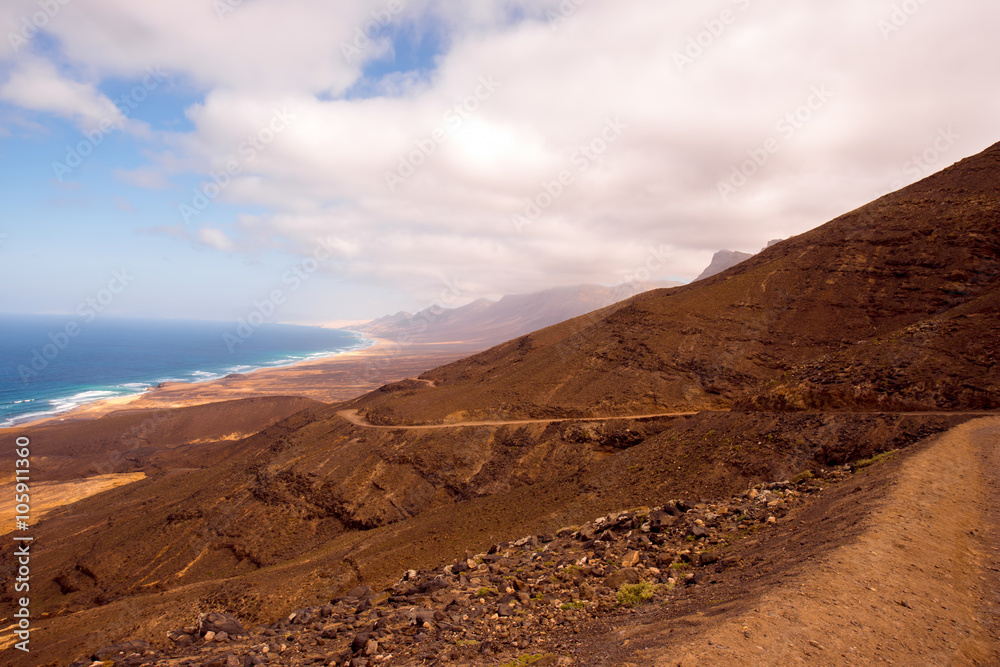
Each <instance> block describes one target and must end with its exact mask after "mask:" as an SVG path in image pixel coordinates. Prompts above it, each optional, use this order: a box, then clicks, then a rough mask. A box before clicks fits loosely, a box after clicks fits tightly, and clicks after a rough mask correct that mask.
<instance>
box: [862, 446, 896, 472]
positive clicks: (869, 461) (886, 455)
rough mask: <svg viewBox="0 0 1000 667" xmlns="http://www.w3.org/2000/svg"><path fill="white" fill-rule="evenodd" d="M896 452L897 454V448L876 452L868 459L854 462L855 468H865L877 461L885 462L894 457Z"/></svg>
mask: <svg viewBox="0 0 1000 667" xmlns="http://www.w3.org/2000/svg"><path fill="white" fill-rule="evenodd" d="M896 454H899V450H898V449H892V450H890V451H888V452H882V453H881V454H876V455H875V456H873V457H871V458H869V459H861V460H860V461H858V462H857V463H855V464H854V467H855V468H867V467H868V466H873V465H875V464H877V463H885V462H886V461H891V460H893V459H894V458H896Z"/></svg>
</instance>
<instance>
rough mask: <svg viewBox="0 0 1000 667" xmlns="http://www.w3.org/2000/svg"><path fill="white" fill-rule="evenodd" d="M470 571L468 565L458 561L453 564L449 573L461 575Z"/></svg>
mask: <svg viewBox="0 0 1000 667" xmlns="http://www.w3.org/2000/svg"><path fill="white" fill-rule="evenodd" d="M470 569H472V568H470V567H469V566H468V564H466V563H465V562H464V561H460V562H458V563H455V564H454V565H452V566H451V572H452V574H459V573H462V572H468V571H469V570H470Z"/></svg>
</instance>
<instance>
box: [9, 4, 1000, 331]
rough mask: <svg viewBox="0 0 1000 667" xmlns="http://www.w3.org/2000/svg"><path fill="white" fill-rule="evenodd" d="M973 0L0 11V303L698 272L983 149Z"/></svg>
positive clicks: (356, 304)
mask: <svg viewBox="0 0 1000 667" xmlns="http://www.w3.org/2000/svg"><path fill="white" fill-rule="evenodd" d="M997 25H1000V6H998V5H997V4H996V3H991V2H983V1H982V0H952V1H951V2H948V3H945V2H943V0H905V1H904V0H897V1H891V2H890V1H883V0H830V1H828V2H822V3H820V2H804V3H788V2H779V1H778V0H715V1H709V2H685V3H680V2H664V0H630V1H628V2H611V0H535V1H532V2H528V1H527V0H463V1H462V2H458V1H457V0H456V1H452V2H446V1H444V0H342V1H339V2H329V1H325V0H171V2H133V1H129V0H5V2H4V3H3V5H2V6H0V194H2V197H3V204H4V206H3V209H2V212H0V283H2V285H3V288H2V290H0V312H2V313H73V312H75V311H77V309H78V308H79V307H80V304H83V303H88V300H90V302H91V303H92V302H93V300H94V299H97V300H98V305H99V306H100V309H101V312H102V313H104V312H106V313H109V314H115V315H124V316H135V317H170V318H189V319H218V320H236V319H238V318H241V317H246V316H247V315H248V314H249V313H252V312H254V311H257V312H259V313H262V314H263V315H265V316H266V317H267V318H268V319H270V320H273V321H280V322H299V323H318V322H331V321H340V320H344V321H350V320H364V319H370V318H374V317H378V316H380V315H383V314H386V313H392V312H396V311H398V310H402V309H406V310H409V311H411V312H412V311H415V310H418V309H421V308H426V307H429V306H433V305H442V304H447V305H457V304H460V303H463V302H468V301H472V300H474V299H476V298H480V297H492V298H496V297H498V296H501V295H503V294H511V293H525V292H533V291H538V290H541V289H545V288H548V287H556V286H563V285H573V284H580V283H600V284H605V285H613V284H617V283H620V282H623V281H627V280H629V279H631V278H634V277H639V278H646V277H649V278H654V279H666V280H681V281H689V280H692V279H693V278H694V277H695V276H696V275H697V274H698V273H700V272H701V270H702V269H704V268H705V266H707V264H708V263H709V261H710V259H711V257H712V254H713V253H714V252H715V251H716V250H719V249H723V248H725V249H732V250H742V251H748V252H755V251H757V250H759V249H760V248H762V247H763V246H764V245H766V243H767V242H768V241H770V240H771V239H776V238H787V237H789V236H792V235H795V234H800V233H802V232H804V231H807V230H809V229H812V228H814V227H816V226H818V225H820V224H822V223H824V222H826V221H828V220H830V219H832V218H834V217H836V216H837V215H839V214H841V213H844V212H846V211H848V210H851V209H854V208H856V207H858V206H860V205H863V204H865V203H867V202H868V201H871V200H872V199H875V198H876V197H878V196H880V195H882V194H885V193H887V192H890V191H892V190H895V189H898V188H899V187H902V186H904V185H906V184H909V183H912V182H914V181H916V180H919V179H920V178H923V177H925V176H927V175H930V174H931V173H933V172H935V171H938V170H940V169H941V168H944V167H946V166H948V165H950V164H952V163H954V162H956V161H958V160H960V159H962V158H964V157H967V156H969V155H973V154H975V153H978V152H980V151H982V150H984V149H985V148H987V147H988V146H990V145H992V144H993V143H995V142H997V141H1000V124H998V123H997V119H998V118H1000V86H998V85H997V72H998V71H1000V68H998V66H1000V40H997V39H996V26H997Z"/></svg>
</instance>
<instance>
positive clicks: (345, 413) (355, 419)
mask: <svg viewBox="0 0 1000 667" xmlns="http://www.w3.org/2000/svg"><path fill="white" fill-rule="evenodd" d="M423 381H424V382H429V380H423ZM697 414H701V413H700V412H656V413H653V414H648V415H618V416H616V417H554V418H548V419H506V420H500V421H475V422H452V423H447V424H414V425H409V426H407V425H383V424H372V423H371V422H370V421H368V420H367V419H365V418H364V417H362V416H361V415H359V414H358V411H357V410H341V411H340V412H338V413H337V415H338V416H340V417H343V418H344V419H346V420H347V421H349V422H351V423H352V424H354V425H355V426H362V427H364V428H378V429H386V430H406V431H424V430H428V429H434V428H463V427H466V426H516V425H518V424H558V423H561V422H572V421H586V422H606V421H614V420H616V419H656V418H658V417H663V418H666V417H692V416H694V415H697ZM865 414H875V415H902V416H909V417H916V416H928V417H941V416H944V417H950V416H962V417H992V416H995V415H996V414H997V413H996V412H986V411H976V412H872V413H865Z"/></svg>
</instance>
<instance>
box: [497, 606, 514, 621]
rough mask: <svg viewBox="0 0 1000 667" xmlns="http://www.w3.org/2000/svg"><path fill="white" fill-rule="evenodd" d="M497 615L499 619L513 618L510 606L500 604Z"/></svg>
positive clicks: (512, 608)
mask: <svg viewBox="0 0 1000 667" xmlns="http://www.w3.org/2000/svg"><path fill="white" fill-rule="evenodd" d="M497 614H499V615H500V617H501V618H505V617H507V616H513V615H514V607H513V606H512V605H510V604H501V605H499V606H498V607H497Z"/></svg>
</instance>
